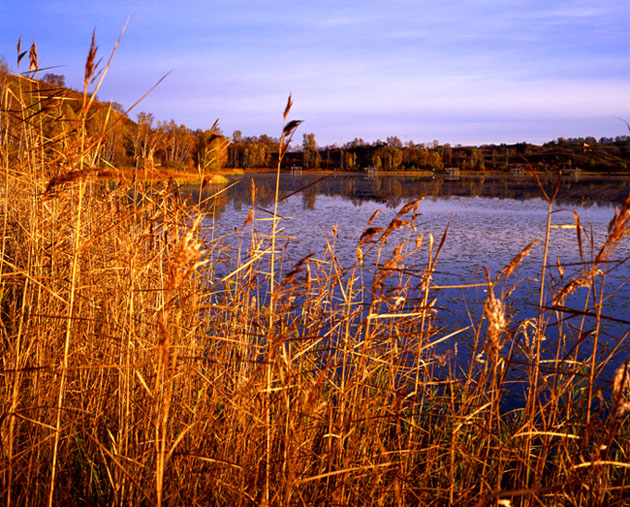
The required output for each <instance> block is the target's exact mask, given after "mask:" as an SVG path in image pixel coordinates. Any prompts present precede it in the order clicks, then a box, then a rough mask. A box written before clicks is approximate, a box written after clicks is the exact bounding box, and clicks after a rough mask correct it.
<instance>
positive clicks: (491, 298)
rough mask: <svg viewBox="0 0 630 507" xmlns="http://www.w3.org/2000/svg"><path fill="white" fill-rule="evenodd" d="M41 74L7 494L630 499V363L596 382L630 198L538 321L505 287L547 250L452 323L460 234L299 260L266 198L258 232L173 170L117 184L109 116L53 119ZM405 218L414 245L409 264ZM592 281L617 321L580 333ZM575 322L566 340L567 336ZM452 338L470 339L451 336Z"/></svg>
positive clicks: (10, 382) (11, 339)
mask: <svg viewBox="0 0 630 507" xmlns="http://www.w3.org/2000/svg"><path fill="white" fill-rule="evenodd" d="M92 47H93V48H94V45H93V46H92ZM35 54H36V52H35ZM90 55H91V56H90V58H89V59H88V64H89V65H88V66H86V67H89V69H88V70H86V76H88V74H91V73H93V72H94V67H93V62H94V51H93V50H92V49H91V50H90ZM31 59H33V56H31ZM90 61H91V62H92V64H90ZM31 64H32V65H33V62H31ZM36 67H37V62H36V61H35V62H34V68H35V69H36ZM89 81H90V78H88V77H86V83H88V82H89ZM0 86H2V81H1V76H0ZM36 87H37V84H36V82H35V81H25V82H24V84H23V87H22V88H21V89H19V90H15V89H10V88H9V87H7V86H2V88H0V91H1V100H2V104H1V105H2V108H1V113H0V114H1V115H2V116H1V117H0V121H1V122H2V125H3V129H4V131H5V132H8V133H10V135H5V136H3V137H2V144H1V149H2V152H1V159H2V173H1V175H0V178H1V180H0V183H1V191H2V194H3V199H2V209H1V215H0V218H1V220H2V233H3V235H2V245H1V248H2V249H1V251H0V255H1V257H0V258H1V264H0V284H1V285H0V297H1V306H0V309H1V316H2V319H1V328H0V332H1V336H2V338H1V340H0V358H1V361H2V363H1V364H0V400H1V403H2V405H1V406H2V410H1V413H0V439H1V445H0V495H1V498H2V500H1V501H2V503H3V504H6V505H23V504H29V505H41V504H47V503H48V504H50V505H52V504H54V505H73V504H78V503H83V504H90V505H111V504H115V505H138V504H158V505H160V504H169V505H179V504H182V505H215V504H227V505H253V504H265V503H267V504H273V505H293V504H295V505H318V504H321V505H355V504H361V505H364V504H370V505H371V504H378V505H383V504H385V505H409V504H411V505H446V504H463V505H496V504H497V503H498V502H499V501H501V504H502V505H508V504H511V505H559V504H562V505H613V504H615V503H617V504H620V503H621V502H623V501H624V499H625V498H627V497H628V494H629V488H630V481H629V480H628V479H629V476H628V474H629V473H630V471H629V470H628V466H627V461H628V453H629V452H630V439H629V434H628V429H627V421H626V419H625V418H624V413H625V411H626V409H627V403H628V402H627V399H628V394H627V384H628V382H627V372H626V369H625V368H624V369H622V370H619V371H618V373H617V377H616V378H615V388H614V390H613V391H612V394H611V395H607V394H606V393H601V392H599V391H598V388H597V386H598V384H597V383H596V382H597V380H598V376H599V375H600V372H601V369H602V368H603V366H605V364H606V363H607V362H608V361H610V360H611V358H612V357H614V355H615V353H617V347H618V346H620V345H621V343H622V342H623V340H624V339H625V338H626V337H625V336H624V337H618V338H619V340H618V343H617V344H615V346H614V347H613V349H612V350H611V349H610V348H608V349H606V350H605V354H602V352H603V351H602V350H601V347H600V345H599V344H598V340H597V337H598V333H599V323H600V322H601V315H602V312H603V310H604V305H605V299H604V298H603V297H602V296H603V294H604V292H603V287H604V283H605V277H606V272H607V269H609V264H608V261H609V260H610V259H611V254H612V252H613V249H614V247H615V246H616V245H617V244H619V242H620V241H623V240H624V238H626V237H627V234H628V232H629V230H630V229H629V227H630V226H629V223H628V220H629V217H630V199H629V200H628V201H626V204H625V205H624V207H623V208H622V209H621V210H620V211H619V212H618V214H617V216H616V217H615V219H614V221H613V222H612V223H611V227H610V231H611V234H610V236H609V238H608V240H607V241H606V242H605V244H604V245H603V246H601V247H600V249H599V251H597V252H596V253H594V254H593V255H592V256H591V259H590V260H589V256H588V255H587V254H586V253H584V257H583V258H584V265H583V270H582V271H581V272H579V273H577V274H576V275H574V276H568V275H567V276H566V277H565V276H564V274H560V273H558V274H557V275H556V277H555V282H554V284H550V283H549V279H548V277H547V276H541V286H540V304H539V307H540V308H539V312H538V317H537V318H536V319H533V320H527V321H519V317H518V315H516V314H513V313H512V311H511V309H510V305H509V296H510V292H509V291H501V290H499V289H500V288H501V287H506V286H507V287H509V284H508V279H509V277H510V276H512V275H514V273H515V272H517V270H518V265H519V263H520V262H521V261H522V259H523V258H524V257H525V256H526V255H527V254H528V253H529V250H530V249H531V246H532V245H529V246H527V247H525V248H524V250H523V252H522V254H521V255H519V256H517V257H515V259H514V260H513V262H512V263H511V264H510V265H509V266H507V267H506V269H505V270H503V271H502V272H501V273H500V274H499V276H498V277H497V278H496V279H494V280H492V279H490V277H488V283H487V286H488V300H487V303H486V306H485V312H484V316H483V318H482V321H481V322H471V325H470V327H469V328H467V329H464V330H461V331H460V332H458V333H454V334H453V335H448V336H443V335H442V334H441V333H440V330H439V329H436V328H435V326H434V322H435V316H436V312H437V310H436V307H435V297H436V289H435V287H434V285H433V283H432V275H433V272H434V270H435V267H436V265H437V264H438V262H439V254H440V252H441V249H442V248H443V238H442V239H441V240H440V238H433V237H432V236H430V235H427V234H423V233H422V231H421V230H417V226H416V224H415V218H416V216H417V215H416V214H417V203H411V204H410V205H408V206H405V207H404V208H403V209H401V210H400V212H399V213H398V215H397V216H396V217H395V219H394V220H393V221H392V222H391V223H390V225H389V227H387V228H384V229H378V228H375V227H370V225H371V224H369V223H368V224H366V231H365V233H364V235H363V236H362V239H361V242H360V245H358V248H357V256H356V259H355V261H354V262H353V263H351V265H350V266H344V267H342V266H341V265H340V263H339V262H338V260H337V258H336V256H335V242H336V233H335V230H334V229H332V230H331V234H330V235H329V237H328V238H326V239H324V240H323V243H322V249H323V253H322V255H321V256H319V257H309V258H306V259H302V260H301V261H300V262H298V263H296V264H295V265H292V266H285V265H284V263H285V257H283V254H282V251H281V250H280V249H279V247H278V244H279V241H278V242H276V241H275V240H276V234H272V237H266V236H264V235H262V234H259V232H258V229H257V226H258V224H259V222H258V217H257V216H256V214H255V209H254V207H252V212H251V213H250V216H249V217H248V220H247V222H246V224H244V226H243V228H242V229H241V230H239V231H236V232H234V233H233V234H232V235H231V236H230V237H212V234H211V233H212V231H211V230H209V229H208V227H207V226H206V224H205V223H204V213H205V210H206V209H207V208H208V207H209V206H212V202H213V197H212V196H211V195H210V196H208V197H206V198H200V199H199V200H198V201H197V202H196V203H195V202H190V200H187V199H186V196H184V195H182V193H181V192H180V189H179V187H178V185H177V184H176V183H175V182H173V181H172V180H171V181H163V182H156V183H154V184H151V185H145V184H142V185H140V184H139V183H138V182H137V181H133V180H128V179H125V178H120V179H119V181H117V182H116V183H113V182H110V183H103V182H102V181H99V180H98V179H97V174H95V173H94V169H93V168H94V167H96V165H97V164H98V160H99V152H98V150H99V136H100V135H103V134H102V133H98V132H97V133H91V134H90V133H88V132H86V131H85V129H81V128H80V126H81V125H82V124H84V120H85V115H87V114H88V109H87V108H84V112H83V116H82V117H79V118H77V119H76V122H77V128H68V125H67V124H66V123H64V124H63V125H59V126H58V127H59V128H57V129H55V128H51V127H52V126H54V125H53V124H54V122H55V121H58V120H56V118H57V117H56V116H55V111H54V110H44V109H42V108H41V104H39V103H38V102H37V101H36V100H34V99H33V97H34V96H35V95H36V91H37V90H36ZM86 90H87V85H86ZM86 97H87V91H86ZM87 100H88V99H86V101H87ZM289 109H290V104H289V105H288V107H287V111H286V112H285V122H286V120H287V117H286V116H287V114H288V112H289ZM295 126H297V125H296V124H294V123H291V122H288V123H287V127H288V130H285V132H284V134H285V135H290V134H291V129H293V128H295ZM53 141H54V142H53ZM59 146H62V147H63V149H59V148H58V147H59ZM55 178H56V179H55ZM255 194H256V189H255V188H252V201H253V202H252V204H254V203H255ZM200 195H204V194H202V193H201V192H200ZM547 198H548V200H549V203H550V211H551V208H552V203H553V196H547ZM276 202H277V199H276ZM278 220H279V218H277V216H276V218H275V220H274V224H276V223H277V221H278ZM576 225H577V227H576V231H580V230H581V227H580V226H579V224H576ZM274 230H275V225H274ZM395 231H397V232H396V234H397V235H401V234H402V236H403V239H402V240H400V242H399V244H398V245H397V246H396V247H395V248H394V250H393V253H392V254H391V255H390V256H387V255H386V254H385V251H386V249H385V248H384V244H385V241H386V240H387V239H389V241H390V242H391V241H393V239H392V238H393V237H394V235H393V234H394V232H395ZM548 231H549V227H548V229H547V232H548ZM544 232H545V231H542V234H543V235H544ZM548 242H549V235H548V234H547V236H546V244H548ZM230 245H232V246H230ZM234 245H235V246H234ZM420 259H424V260H423V261H421V260H420ZM548 269H549V268H548V266H547V262H546V261H545V262H544V264H543V267H542V268H541V271H543V273H544V271H545V270H547V272H548ZM366 280H374V282H373V283H368V282H366ZM585 285H586V286H588V287H589V288H590V290H589V292H588V297H587V298H586V299H585V301H584V307H583V308H582V310H583V311H584V312H586V313H592V314H593V315H595V317H596V322H597V325H596V327H595V328H594V329H591V328H586V327H585V326H586V324H585V323H584V322H585V321H584V320H582V324H578V325H577V326H569V325H568V324H567V323H566V320H565V317H567V316H569V315H570V313H569V310H566V309H563V307H561V305H562V304H563V302H564V298H565V297H566V296H567V295H568V294H569V293H570V292H571V291H573V290H575V288H576V287H577V286H585ZM547 293H550V298H547V297H546V296H545V294H547ZM437 295H438V296H439V293H437ZM550 300H551V301H552V302H553V304H552V305H551V307H550V308H551V309H547V307H546V306H545V305H547V301H550ZM575 315H577V316H578V317H579V315H580V314H579V313H576V314H575ZM552 326H555V327H557V333H558V334H559V336H560V339H559V340H558V341H557V343H553V344H547V345H545V343H546V342H543V338H544V337H545V336H546V335H547V334H548V332H549V330H550V329H551V327H552ZM464 334H466V335H468V336H469V337H470V339H471V340H472V342H473V343H474V346H473V350H472V353H471V359H470V361H469V362H468V363H465V364H463V363H462V362H461V360H458V361H457V362H456V361H455V358H454V357H453V353H454V350H455V349H456V343H457V342H456V341H455V340H456V339H459V338H460V337H461V335H464ZM587 338H588V340H590V341H588V342H587ZM448 343H453V346H452V347H451V348H450V349H451V352H448V351H447V352H444V349H443V348H441V347H438V345H445V344H448ZM544 346H549V347H552V352H553V353H552V354H551V358H552V359H549V358H548V357H547V356H545V355H544V354H543V352H544V350H543V347H544ZM585 352H586V353H585ZM449 354H450V355H449ZM479 358H480V360H478V359H479ZM510 372H511V373H514V372H523V375H524V376H525V377H526V379H525V382H526V383H527V385H528V390H527V392H526V400H525V403H524V405H523V407H521V408H519V409H517V410H513V411H511V412H506V411H505V410H504V409H503V408H502V401H503V400H504V399H505V397H506V396H509V395H510V389H511V384H510V377H509V375H508V374H509V373H510Z"/></svg>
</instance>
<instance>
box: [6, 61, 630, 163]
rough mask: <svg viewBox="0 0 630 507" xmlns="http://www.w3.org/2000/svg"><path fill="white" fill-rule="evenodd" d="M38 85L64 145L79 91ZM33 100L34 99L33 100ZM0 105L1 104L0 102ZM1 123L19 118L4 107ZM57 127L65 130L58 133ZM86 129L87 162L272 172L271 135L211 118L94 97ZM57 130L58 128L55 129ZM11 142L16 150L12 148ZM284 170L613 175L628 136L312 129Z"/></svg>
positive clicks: (53, 141)
mask: <svg viewBox="0 0 630 507" xmlns="http://www.w3.org/2000/svg"><path fill="white" fill-rule="evenodd" d="M16 79H17V78H16V77H15V76H12V75H11V74H10V73H9V72H8V66H7V64H6V61H5V60H4V59H1V58H0V84H3V83H4V84H3V86H6V85H7V84H8V85H9V86H15V84H16V83H15V80H16ZM39 86H40V87H41V89H43V90H48V93H47V94H46V95H45V96H44V98H43V99H42V101H41V104H39V105H38V107H42V108H44V109H46V110H47V111H48V112H49V113H54V115H56V117H58V118H63V119H64V120H65V121H64V122H49V123H45V124H43V126H42V128H43V133H44V134H45V136H46V138H47V139H48V140H49V141H48V143H47V144H46V149H47V150H49V151H50V153H51V154H54V153H59V152H64V150H61V149H60V147H59V146H57V144H58V143H61V142H65V143H67V142H68V135H70V136H71V135H72V130H71V125H72V121H73V120H76V118H77V114H78V110H77V108H78V107H79V105H80V103H81V101H80V100H58V99H60V98H64V97H65V98H74V99H76V98H78V97H77V96H75V95H77V94H79V92H77V91H75V90H71V89H68V88H66V79H65V76H63V75H61V74H55V73H50V72H49V73H46V74H44V76H43V79H42V80H41V81H40V84H39ZM33 101H34V102H35V98H33ZM0 105H1V104H0ZM0 115H3V121H4V125H5V126H6V127H7V128H9V127H11V124H12V122H13V123H15V124H16V125H18V124H19V122H20V121H21V120H20V119H19V118H16V117H12V116H11V114H10V111H9V108H5V112H4V114H3V112H2V111H1V110H0ZM64 129H65V130H64ZM87 130H88V133H95V134H96V133H97V132H105V133H106V135H105V138H104V139H103V142H102V149H101V150H100V151H99V154H100V155H99V156H100V161H98V160H95V161H94V163H97V164H98V163H101V164H110V165H113V166H121V167H124V166H126V167H129V166H132V167H136V168H151V169H153V168H160V167H162V168H166V169H176V170H181V171H194V172H200V171H201V172H208V171H216V170H219V169H222V168H225V167H228V168H242V169H246V170H247V169H256V168H260V169H274V168H276V167H277V164H278V151H279V139H278V138H274V137H271V136H269V135H267V134H261V135H259V136H243V134H242V132H241V131H239V130H237V131H235V132H234V133H233V135H232V137H231V139H230V138H228V137H226V136H225V135H223V133H222V132H221V130H220V129H219V127H218V124H217V122H215V123H214V124H213V125H211V126H209V127H208V128H205V129H190V128H188V127H186V126H185V125H183V124H178V123H177V122H176V121H175V120H173V119H171V120H168V121H159V120H158V121H156V120H155V118H154V115H153V114H151V113H147V112H140V113H138V114H137V115H136V116H135V120H132V119H131V118H129V117H128V116H127V115H126V113H125V109H124V108H123V106H122V105H121V104H118V103H116V102H111V103H109V104H104V103H100V102H97V101H95V102H94V105H93V107H92V110H91V111H90V114H89V116H88V123H87ZM62 131H63V132H62ZM17 148H18V147H17V146H16V153H17V152H18V151H19V150H18V149H17ZM283 167H284V168H297V169H305V170H318V169H319V170H339V171H382V172H387V171H431V172H442V171H452V170H457V171H475V172H483V171H514V170H526V169H527V168H528V167H532V168H534V169H536V170H539V171H547V170H549V171H555V170H562V169H584V170H588V171H606V172H618V171H628V170H630V136H627V135H622V136H617V137H614V138H612V137H602V138H600V139H596V138H594V137H578V138H562V137H560V138H558V139H555V140H553V141H550V142H548V143H545V144H543V145H542V146H539V145H533V144H529V143H525V142H522V143H514V144H498V145H497V144H488V145H482V146H461V145H455V146H451V145H450V144H448V143H444V144H441V143H440V142H439V141H437V140H435V141H433V142H430V143H414V142H413V141H407V142H403V141H401V140H400V139H399V138H398V137H396V136H391V137H388V138H387V139H386V140H385V141H381V140H377V141H374V142H366V141H364V140H363V139H360V138H355V139H354V140H352V141H350V142H347V143H345V144H343V145H341V146H339V145H336V144H334V145H328V146H323V147H321V146H318V145H317V141H316V138H315V134H314V133H312V132H311V133H304V134H303V136H302V142H301V143H294V146H293V147H292V148H291V150H290V151H289V152H288V153H287V154H286V155H285V157H284V159H283Z"/></svg>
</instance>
